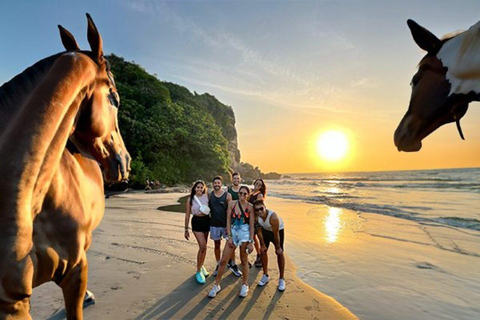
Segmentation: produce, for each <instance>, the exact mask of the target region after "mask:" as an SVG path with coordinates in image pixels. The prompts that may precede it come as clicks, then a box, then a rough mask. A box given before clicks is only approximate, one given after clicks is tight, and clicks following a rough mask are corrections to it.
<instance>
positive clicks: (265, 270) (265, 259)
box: [261, 248, 268, 275]
mask: <svg viewBox="0 0 480 320" xmlns="http://www.w3.org/2000/svg"><path fill="white" fill-rule="evenodd" d="M261 257H262V268H263V273H264V274H267V275H268V248H267V250H266V251H265V252H262V255H261Z"/></svg>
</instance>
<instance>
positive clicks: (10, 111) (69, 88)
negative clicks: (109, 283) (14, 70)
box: [0, 14, 130, 319]
mask: <svg viewBox="0 0 480 320" xmlns="http://www.w3.org/2000/svg"><path fill="white" fill-rule="evenodd" d="M87 19H88V42H89V43H90V47H91V51H80V50H79V48H78V45H77V42H76V41H75V39H74V38H73V36H72V35H71V34H70V33H69V32H68V31H67V30H65V29H64V28H62V27H61V26H59V28H60V34H61V38H62V42H63V44H64V46H65V48H66V49H67V51H66V52H63V53H59V54H56V55H53V56H51V57H48V58H45V59H43V60H41V61H39V62H37V63H36V64H34V65H33V66H31V67H29V68H27V69H26V70H25V71H24V72H22V73H21V74H19V75H17V76H16V77H15V78H13V79H12V80H10V81H9V82H7V83H5V84H4V85H3V86H2V87H0V177H2V182H1V183H0V257H1V260H0V319H5V318H9V319H28V318H30V315H29V309H30V296H31V294H32V288H33V287H35V286H38V285H40V284H42V283H44V282H47V281H51V280H53V281H55V282H56V283H57V284H58V285H59V286H60V287H61V289H62V291H63V295H64V299H65V309H66V314H67V318H68V319H81V318H82V317H83V311H82V304H83V298H84V296H85V291H86V287H87V276H88V274H87V273H88V269H87V266H88V264H87V257H86V250H87V249H88V248H89V246H90V244H91V241H92V231H93V229H94V228H95V227H96V226H97V225H98V224H99V223H100V220H101V219H102V216H103V213H104V210H105V206H104V195H103V179H102V171H101V169H100V166H99V165H98V164H99V163H100V165H101V167H102V168H103V170H104V176H105V179H106V180H107V181H122V180H124V179H127V177H128V173H129V171H130V167H129V166H130V156H129V154H128V152H127V150H126V148H125V145H124V143H123V140H122V137H121V135H120V132H119V129H118V123H117V111H118V110H117V108H118V106H119V97H118V94H117V92H116V88H115V83H114V81H113V77H112V74H111V73H110V69H109V65H108V62H107V61H106V60H105V59H104V57H103V49H102V48H103V45H102V38H101V37H100V34H99V32H98V30H97V28H96V27H95V25H94V23H93V21H92V19H91V18H90V16H89V15H88V14H87Z"/></svg>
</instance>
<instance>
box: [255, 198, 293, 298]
mask: <svg viewBox="0 0 480 320" xmlns="http://www.w3.org/2000/svg"><path fill="white" fill-rule="evenodd" d="M253 208H254V212H255V217H256V218H257V222H258V224H259V225H260V227H259V228H258V229H257V230H258V232H257V235H258V239H259V240H260V245H261V252H262V253H261V254H262V265H263V276H262V279H261V280H260V281H259V282H258V285H259V286H261V287H262V286H264V285H266V284H267V283H268V281H270V277H269V275H268V254H267V250H268V247H269V246H270V242H273V244H274V245H275V254H276V255H277V262H278V270H279V273H280V279H279V281H278V290H279V291H284V290H285V274H284V272H285V257H284V256H283V242H284V240H285V233H284V226H283V220H282V218H281V217H279V216H278V215H277V214H276V213H275V212H273V211H271V210H267V208H266V207H265V203H264V202H263V199H259V200H255V202H254V203H253Z"/></svg>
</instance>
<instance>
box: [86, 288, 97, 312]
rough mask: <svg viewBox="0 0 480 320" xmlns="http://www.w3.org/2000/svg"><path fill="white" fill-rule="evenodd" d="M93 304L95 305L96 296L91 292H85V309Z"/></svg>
mask: <svg viewBox="0 0 480 320" xmlns="http://www.w3.org/2000/svg"><path fill="white" fill-rule="evenodd" d="M91 304H95V296H94V295H93V293H92V292H91V291H88V290H87V291H86V292H85V298H84V299H83V307H84V308H85V307H87V306H89V305H91Z"/></svg>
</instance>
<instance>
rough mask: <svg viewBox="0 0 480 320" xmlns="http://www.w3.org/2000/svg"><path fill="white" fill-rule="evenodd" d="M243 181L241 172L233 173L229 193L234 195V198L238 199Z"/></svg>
mask: <svg viewBox="0 0 480 320" xmlns="http://www.w3.org/2000/svg"><path fill="white" fill-rule="evenodd" d="M241 181H242V177H241V176H240V173H238V172H234V173H232V185H231V186H230V187H228V188H227V191H228V193H230V195H231V196H232V200H238V190H240V182H241Z"/></svg>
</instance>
